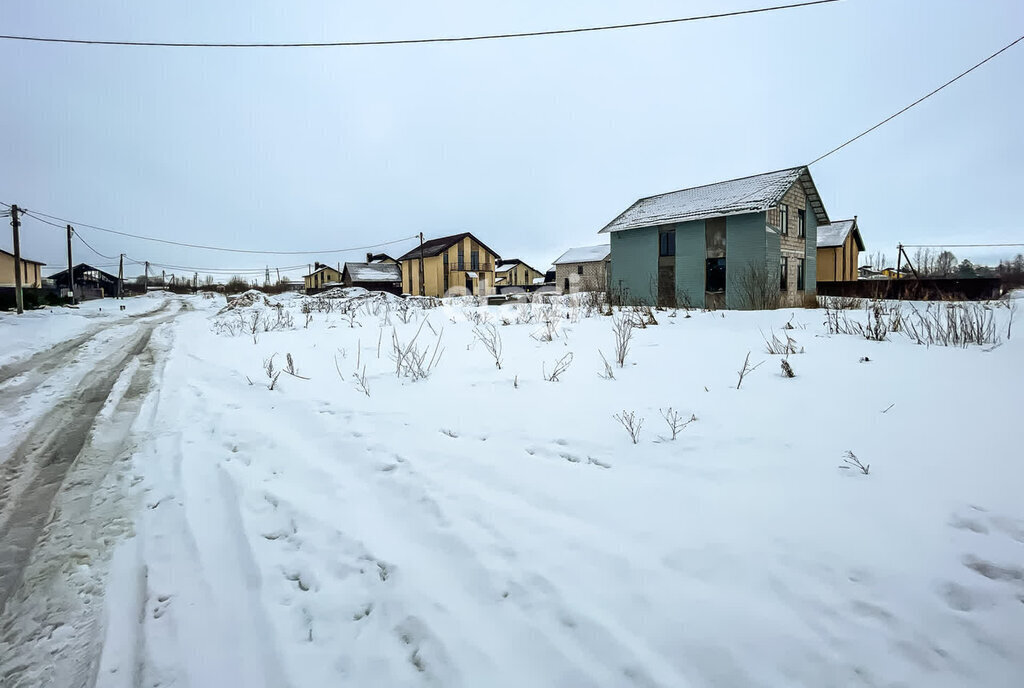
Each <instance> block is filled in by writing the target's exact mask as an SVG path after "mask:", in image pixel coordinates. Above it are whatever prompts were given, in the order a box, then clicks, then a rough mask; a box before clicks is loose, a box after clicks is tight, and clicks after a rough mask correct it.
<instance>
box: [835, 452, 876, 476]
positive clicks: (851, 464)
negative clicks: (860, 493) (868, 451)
mask: <svg viewBox="0 0 1024 688" xmlns="http://www.w3.org/2000/svg"><path fill="white" fill-rule="evenodd" d="M843 463H844V464H846V465H845V466H840V468H842V469H844V470H850V469H856V470H858V471H860V472H861V473H863V474H864V475H868V474H869V473H870V472H871V464H867V465H866V466H865V465H864V464H862V463H861V462H860V459H858V458H857V455H856V454H854V453H853V452H852V451H847V452H846V453H845V454H843Z"/></svg>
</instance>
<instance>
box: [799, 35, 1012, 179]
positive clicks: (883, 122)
mask: <svg viewBox="0 0 1024 688" xmlns="http://www.w3.org/2000/svg"><path fill="white" fill-rule="evenodd" d="M1021 41H1024V36H1021V37H1020V38H1018V39H1017V40H1015V41H1013V42H1011V43H1009V44H1008V45H1005V46H1003V47H1002V48H1000V49H999V50H997V51H995V52H994V53H992V54H991V55H989V56H988V57H986V58H985V59H984V60H982V61H981V62H979V63H978V64H976V65H974V66H973V67H971V68H970V69H968V70H967V71H964V72H961V73H960V74H958V75H956V76H955V77H953V78H952V79H950V80H949V81H947V82H946V83H944V84H942V85H941V86H939V87H938V88H937V89H935V90H934V91H932V92H931V93H928V94H926V95H924V96H921V97H920V98H918V99H917V100H915V101H914V102H913V103H911V104H910V105H908V106H906V107H905V108H903V109H902V110H900V111H899V112H897V113H895V114H892V115H889V116H888V117H886V118H885V119H883V120H882V121H881V122H879V123H878V124H876V125H875V126H873V127H871V128H870V129H866V130H865V131H862V132H861V133H859V134H857V135H856V136H854V137H853V138H852V139H850V140H849V141H847V142H845V143H843V144H841V145H838V146H836V147H835V148H833V149H832V150H830V151H829V152H828V153H825V154H824V155H822V156H820V157H817V158H815V159H814V160H812V161H810V162H809V163H807V165H808V166H810V165H813V164H814V163H816V162H818V161H820V160H824V159H825V158H827V157H828V156H830V155H832V154H833V153H835V152H836V151H839V150H842V149H843V148H846V147H847V146H849V145H850V144H851V143H853V142H854V141H856V140H857V139H859V138H861V137H863V136H866V135H868V134H870V133H871V132H873V131H874V130H875V129H877V128H878V127H880V126H882V125H883V124H886V123H887V122H890V121H892V120H894V119H896V118H897V117H899V116H900V115H902V114H903V113H904V112H906V111H907V110H909V109H910V108H912V107H914V106H915V105H918V104H920V103H923V102H924V101H926V100H928V99H929V98H931V97H932V96H933V95H935V94H936V93H938V92H939V91H941V90H942V89H944V88H946V87H947V86H949V85H951V84H953V83H954V82H956V81H959V80H960V79H962V78H963V77H965V76H967V75H968V74H970V73H971V72H973V71H974V70H975V69H977V68H978V67H980V66H982V65H983V64H985V63H986V62H988V61H989V60H991V59H993V58H995V57H998V56H999V55H1001V54H1002V53H1004V52H1006V51H1007V50H1009V49H1010V48H1012V47H1013V46H1015V45H1017V44H1018V43H1020V42H1021Z"/></svg>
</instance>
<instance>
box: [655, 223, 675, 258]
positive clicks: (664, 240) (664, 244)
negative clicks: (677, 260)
mask: <svg viewBox="0 0 1024 688" xmlns="http://www.w3.org/2000/svg"><path fill="white" fill-rule="evenodd" d="M658 239H659V248H658V255H659V256H674V255H675V254H676V230H674V229H670V230H668V231H667V232H661V234H659V235H658Z"/></svg>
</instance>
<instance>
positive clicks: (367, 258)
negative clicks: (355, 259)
mask: <svg viewBox="0 0 1024 688" xmlns="http://www.w3.org/2000/svg"><path fill="white" fill-rule="evenodd" d="M366 262H367V263H370V262H373V254H372V253H367V254H366Z"/></svg>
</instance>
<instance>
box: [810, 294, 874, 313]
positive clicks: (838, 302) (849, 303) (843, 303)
mask: <svg viewBox="0 0 1024 688" xmlns="http://www.w3.org/2000/svg"><path fill="white" fill-rule="evenodd" d="M862 303H863V300H862V299H859V298H856V297H854V296H819V297H818V304H819V305H820V306H821V307H822V308H828V309H831V310H834V311H847V310H856V309H858V308H860V307H861V305H862Z"/></svg>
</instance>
